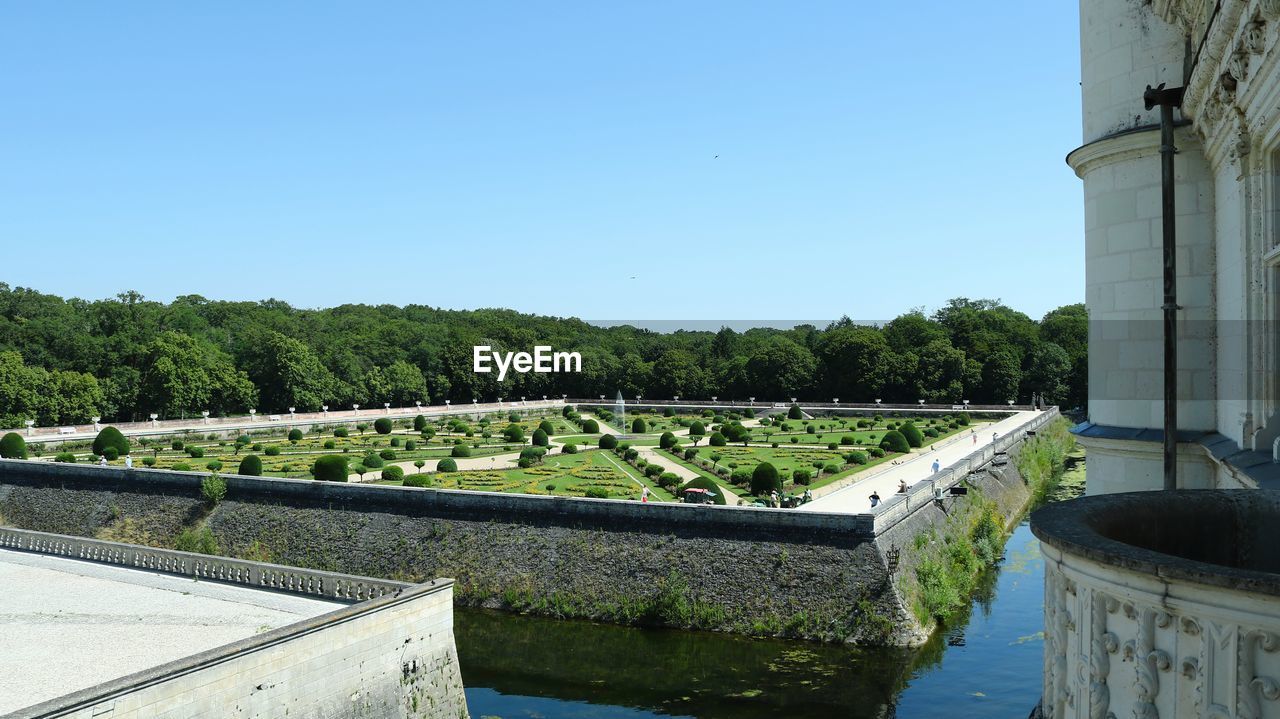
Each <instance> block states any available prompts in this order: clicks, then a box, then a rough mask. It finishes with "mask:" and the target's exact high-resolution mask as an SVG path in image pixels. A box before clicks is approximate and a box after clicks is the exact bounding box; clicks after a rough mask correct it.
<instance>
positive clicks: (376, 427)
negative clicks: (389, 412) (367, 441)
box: [373, 417, 391, 434]
mask: <svg viewBox="0 0 1280 719" xmlns="http://www.w3.org/2000/svg"><path fill="white" fill-rule="evenodd" d="M373 431H374V432H377V433H378V434H391V418H390V417H379V418H377V419H375V420H373Z"/></svg>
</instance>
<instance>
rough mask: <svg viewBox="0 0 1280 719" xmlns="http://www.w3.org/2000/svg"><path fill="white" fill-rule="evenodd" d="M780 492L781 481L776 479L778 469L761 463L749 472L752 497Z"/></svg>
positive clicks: (766, 463) (767, 463) (778, 478)
mask: <svg viewBox="0 0 1280 719" xmlns="http://www.w3.org/2000/svg"><path fill="white" fill-rule="evenodd" d="M775 490H777V491H779V492H781V491H782V479H781V478H780V477H778V468H777V467H774V466H773V465H772V464H770V463H769V462H761V463H760V464H757V465H756V468H755V470H753V471H752V472H751V493H752V494H754V495H757V496H759V495H763V494H768V493H769V492H772V491H775Z"/></svg>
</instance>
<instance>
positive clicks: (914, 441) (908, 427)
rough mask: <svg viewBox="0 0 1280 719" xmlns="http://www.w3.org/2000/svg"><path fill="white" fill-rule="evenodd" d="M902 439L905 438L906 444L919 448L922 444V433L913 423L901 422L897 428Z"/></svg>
mask: <svg viewBox="0 0 1280 719" xmlns="http://www.w3.org/2000/svg"><path fill="white" fill-rule="evenodd" d="M898 431H899V432H901V433H902V436H903V437H906V438H907V444H909V445H911V446H912V447H919V446H921V445H923V444H924V433H923V432H921V431H920V428H919V427H917V426H916V425H915V423H913V422H903V423H902V426H901V427H899V428H898Z"/></svg>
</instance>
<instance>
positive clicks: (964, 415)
mask: <svg viewBox="0 0 1280 719" xmlns="http://www.w3.org/2000/svg"><path fill="white" fill-rule="evenodd" d="M956 423H957V424H959V425H960V426H961V427H968V426H969V413H968V412H961V413H960V414H959V415H957V416H956Z"/></svg>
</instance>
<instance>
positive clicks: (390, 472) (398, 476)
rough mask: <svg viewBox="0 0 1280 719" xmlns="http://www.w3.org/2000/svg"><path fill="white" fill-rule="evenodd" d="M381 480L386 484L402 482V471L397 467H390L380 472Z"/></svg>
mask: <svg viewBox="0 0 1280 719" xmlns="http://www.w3.org/2000/svg"><path fill="white" fill-rule="evenodd" d="M382 479H383V480H385V481H388V482H402V481H404V470H403V469H400V468H399V467H395V466H391V467H387V468H386V469H384V470H382Z"/></svg>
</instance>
